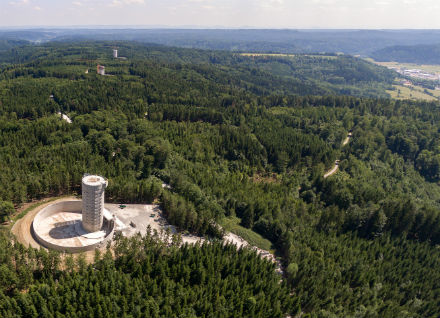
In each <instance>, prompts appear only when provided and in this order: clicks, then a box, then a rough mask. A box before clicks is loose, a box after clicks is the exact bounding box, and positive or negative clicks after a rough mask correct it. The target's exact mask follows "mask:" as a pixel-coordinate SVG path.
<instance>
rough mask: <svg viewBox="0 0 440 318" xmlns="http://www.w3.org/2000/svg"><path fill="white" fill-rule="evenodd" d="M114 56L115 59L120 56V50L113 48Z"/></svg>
mask: <svg viewBox="0 0 440 318" xmlns="http://www.w3.org/2000/svg"><path fill="white" fill-rule="evenodd" d="M113 57H114V58H115V59H117V58H118V50H116V49H113Z"/></svg>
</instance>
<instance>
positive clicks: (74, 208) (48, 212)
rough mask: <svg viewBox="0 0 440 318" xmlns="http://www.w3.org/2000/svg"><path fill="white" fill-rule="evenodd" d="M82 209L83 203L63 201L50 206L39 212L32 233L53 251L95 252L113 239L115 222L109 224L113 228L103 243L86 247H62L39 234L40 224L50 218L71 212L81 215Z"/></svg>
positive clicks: (38, 240)
mask: <svg viewBox="0 0 440 318" xmlns="http://www.w3.org/2000/svg"><path fill="white" fill-rule="evenodd" d="M81 208H82V201H61V202H57V203H54V204H50V205H48V206H47V207H45V208H44V209H42V210H41V211H40V212H38V214H37V215H36V216H35V218H34V220H33V222H32V231H33V234H34V236H35V238H36V240H37V242H38V243H40V244H41V245H43V246H44V247H47V248H50V249H53V250H57V251H61V252H69V253H80V252H86V251H91V250H94V249H96V248H97V247H98V246H99V245H101V244H105V243H107V242H108V241H110V240H111V239H112V238H113V234H114V232H115V227H114V222H111V221H110V220H109V221H108V222H109V224H110V225H111V226H112V227H111V229H110V230H109V231H108V232H107V233H106V236H105V238H104V239H103V240H102V241H99V242H97V243H95V244H90V245H86V246H62V245H57V244H53V243H51V242H48V241H47V240H45V239H44V238H43V236H42V235H40V234H39V232H40V231H39V228H38V224H42V223H43V222H44V220H45V219H47V218H48V217H50V216H52V215H54V214H56V213H59V212H61V211H63V212H71V213H81Z"/></svg>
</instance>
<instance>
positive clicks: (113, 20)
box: [0, 0, 440, 28]
mask: <svg viewBox="0 0 440 318" xmlns="http://www.w3.org/2000/svg"><path fill="white" fill-rule="evenodd" d="M439 17H440V1H439V0H0V26H78V25H138V26H139V25H145V26H151V25H162V26H177V27H178V26H189V25H190V26H199V27H210V26H211V27H212V26H223V27H243V26H251V27H260V28H440V19H439Z"/></svg>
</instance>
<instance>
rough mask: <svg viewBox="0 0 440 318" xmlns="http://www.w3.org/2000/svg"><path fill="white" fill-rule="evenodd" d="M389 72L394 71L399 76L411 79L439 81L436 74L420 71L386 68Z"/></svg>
mask: <svg viewBox="0 0 440 318" xmlns="http://www.w3.org/2000/svg"><path fill="white" fill-rule="evenodd" d="M388 68H389V69H391V70H394V71H396V72H397V73H399V74H402V75H404V76H408V77H412V78H418V79H424V80H430V81H440V76H439V75H438V74H433V73H428V72H426V71H423V70H420V69H406V68H403V67H394V66H391V67H388Z"/></svg>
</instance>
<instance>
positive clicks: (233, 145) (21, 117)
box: [0, 42, 440, 317]
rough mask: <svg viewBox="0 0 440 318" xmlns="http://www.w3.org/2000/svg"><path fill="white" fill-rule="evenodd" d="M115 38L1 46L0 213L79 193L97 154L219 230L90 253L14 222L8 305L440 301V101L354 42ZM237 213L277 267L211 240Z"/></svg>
mask: <svg viewBox="0 0 440 318" xmlns="http://www.w3.org/2000/svg"><path fill="white" fill-rule="evenodd" d="M114 46H115V42H65V43H49V44H44V45H41V46H35V45H32V46H19V47H15V48H12V49H11V51H7V53H1V52H0V64H1V65H2V67H1V72H0V162H1V164H2V169H0V184H1V187H0V217H1V220H2V221H3V222H6V223H7V221H8V220H9V218H10V217H11V214H12V213H13V212H14V206H15V207H17V206H19V205H20V204H22V203H24V202H28V201H30V200H32V199H41V198H46V197H51V196H58V195H64V194H77V193H79V192H80V184H81V177H82V175H83V173H85V172H88V173H97V174H100V175H104V176H106V177H107V178H108V179H109V187H108V189H107V191H106V196H107V197H106V200H108V201H110V202H118V203H122V202H125V203H151V202H153V201H155V202H159V203H160V205H161V207H162V209H163V210H164V212H165V215H166V217H167V219H168V221H169V222H171V223H172V224H174V225H176V226H178V228H179V229H180V230H182V231H187V232H191V233H195V234H199V235H204V236H207V237H210V240H211V241H212V243H210V244H205V245H203V246H184V247H182V248H178V247H177V246H178V242H175V244H174V245H172V246H169V247H168V246H164V245H163V244H161V243H160V242H158V240H157V237H156V236H155V235H157V234H154V233H151V235H147V236H146V237H136V238H133V239H125V238H122V237H120V238H118V239H117V241H116V246H115V247H114V249H113V253H114V254H111V251H110V250H109V251H108V252H107V253H105V255H99V253H98V255H96V257H95V258H96V262H94V263H93V264H90V265H87V264H85V263H84V260H83V259H81V257H80V258H79V259H78V260H73V259H72V258H71V257H66V256H60V255H58V254H57V253H54V252H46V251H44V250H40V251H36V250H34V249H31V248H26V247H23V246H21V245H20V244H19V243H17V242H16V241H14V239H13V238H12V237H11V234H10V233H9V232H8V230H7V229H8V226H7V225H3V227H2V230H1V236H0V238H1V240H0V246H1V248H0V258H1V265H0V266H1V268H0V298H1V299H2V300H1V301H0V316H1V315H3V316H6V317H9V316H11V317H13V316H14V315H16V316H17V317H63V316H64V317H83V316H84V317H111V316H121V317H124V316H125V317H150V316H153V317H173V316H175V317H178V316H182V317H286V316H287V315H290V316H292V317H296V316H298V317H299V316H302V317H341V316H343V317H438V315H439V314H440V311H439V304H438V299H440V286H439V283H438V282H439V278H440V277H439V276H440V272H439V270H438V268H439V265H440V250H439V249H438V245H439V244H440V186H439V183H438V182H439V181H440V147H439V144H438V140H439V131H438V125H439V124H440V115H439V114H440V113H439V109H440V104H439V103H438V102H426V101H418V102H416V101H399V100H392V99H389V98H388V97H387V96H386V94H385V89H386V87H387V85H389V83H390V80H392V78H393V76H394V74H393V73H392V72H390V71H388V70H386V69H384V68H381V67H379V66H374V65H372V64H369V63H367V62H364V61H361V60H359V59H355V58H351V57H348V56H334V57H332V58H327V57H326V58H324V57H323V56H295V57H285V58H283V57H279V56H278V57H257V58H255V57H248V56H243V55H238V54H234V53H228V52H215V51H203V50H195V49H180V48H168V47H164V46H158V45H145V44H139V43H130V42H119V43H117V46H118V49H119V53H120V54H119V55H120V56H124V57H127V59H126V60H122V59H112V57H111V53H112V47H114ZM97 63H99V64H102V65H105V66H106V73H107V74H109V75H108V76H99V75H97V74H96V72H95V68H96V64H97ZM86 70H88V72H87V73H86ZM350 86H356V87H357V91H353V90H351V89H349V88H347V90H345V91H344V89H343V88H344V87H350ZM373 91H376V92H378V93H381V92H382V93H383V94H382V95H380V94H377V95H376V96H378V97H372V96H374V95H375V93H372V92H373ZM350 95H351V96H350ZM379 96H380V97H379ZM57 112H62V113H64V114H67V115H68V116H69V117H70V118H71V119H72V123H68V122H66V121H65V120H62V119H61V118H60V116H59V115H58V114H57ZM349 131H352V134H353V137H352V138H351V141H350V142H349V143H348V144H347V145H345V146H343V145H342V142H343V140H344V139H345V138H346V136H347V134H348V132H349ZM336 159H339V160H340V165H339V170H340V171H339V172H338V173H336V174H335V175H333V176H331V177H329V178H325V179H324V178H323V175H324V173H325V171H327V170H328V169H330V168H331V167H332V166H333V164H334V162H335V160H336ZM162 183H166V184H169V185H170V189H166V188H165V189H164V188H162V186H161V184H162ZM236 219H238V220H239V223H240V224H239V226H240V227H241V228H243V229H247V230H248V231H253V232H255V233H258V234H259V235H261V236H262V237H264V238H265V239H267V240H269V241H270V242H271V244H272V248H273V250H274V251H275V252H276V254H277V256H278V257H279V258H280V259H281V260H282V264H283V267H284V268H285V273H286V275H285V277H283V278H282V282H281V283H280V277H279V276H277V275H276V274H275V272H274V268H273V267H274V266H273V264H271V263H269V262H267V261H264V260H262V259H260V258H259V257H258V256H257V255H255V253H254V252H252V251H249V250H247V249H243V250H239V251H236V250H235V248H234V247H231V246H222V245H221V244H220V243H218V242H217V239H218V238H220V237H221V236H222V235H223V233H222V231H219V230H218V227H217V226H216V224H223V223H224V222H225V221H228V220H236ZM176 240H178V238H176ZM201 295H203V296H201Z"/></svg>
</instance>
